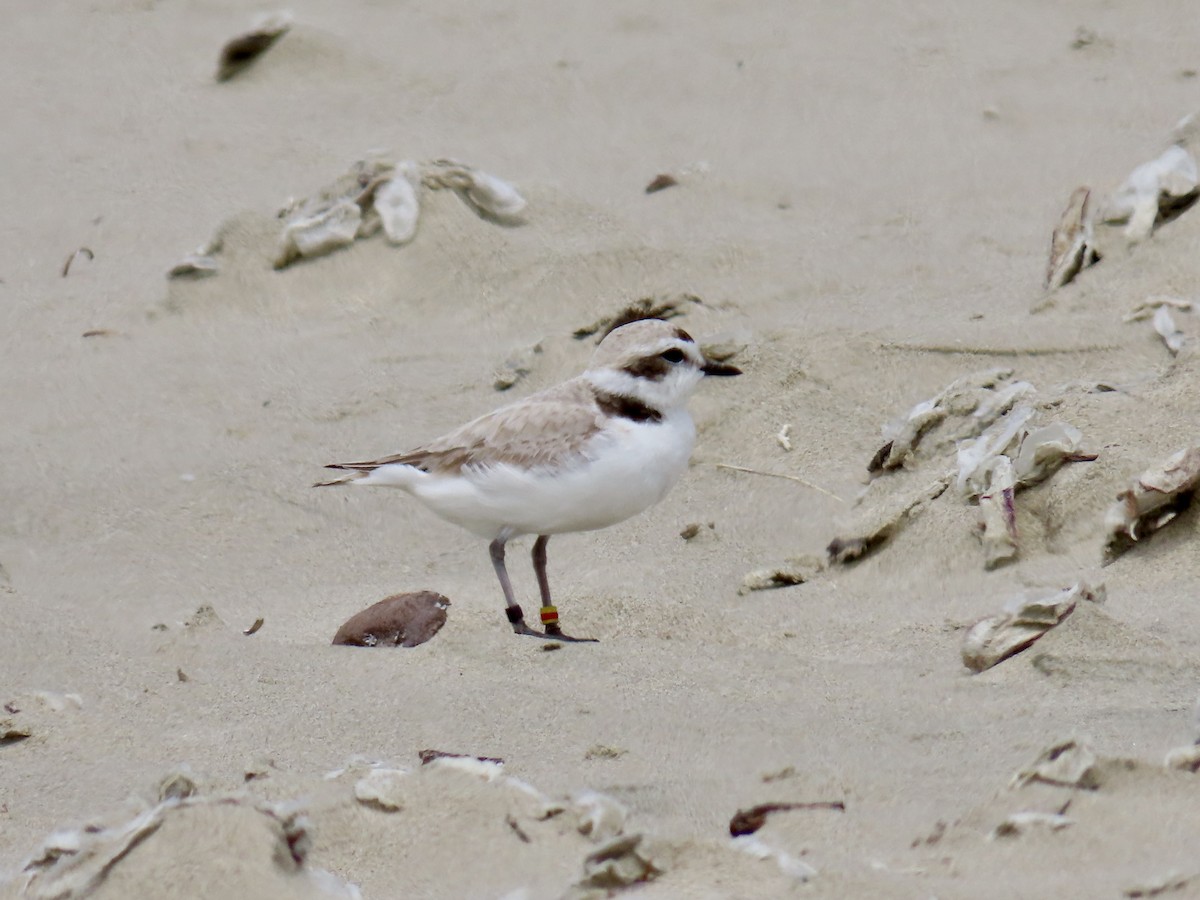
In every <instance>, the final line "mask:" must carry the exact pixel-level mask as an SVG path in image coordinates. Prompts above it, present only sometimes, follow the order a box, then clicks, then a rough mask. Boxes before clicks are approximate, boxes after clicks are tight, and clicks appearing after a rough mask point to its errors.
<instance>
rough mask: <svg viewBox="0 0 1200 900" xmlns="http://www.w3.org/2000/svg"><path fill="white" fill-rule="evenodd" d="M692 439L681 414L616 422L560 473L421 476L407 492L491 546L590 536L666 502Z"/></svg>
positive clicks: (507, 470)
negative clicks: (522, 539) (526, 538)
mask: <svg viewBox="0 0 1200 900" xmlns="http://www.w3.org/2000/svg"><path fill="white" fill-rule="evenodd" d="M695 437H696V431H695V427H694V426H693V425H692V419H691V416H689V415H688V414H687V412H686V411H683V410H681V411H679V412H677V413H673V414H671V415H669V416H667V417H666V418H665V419H664V420H663V421H662V422H659V423H649V422H634V421H631V420H628V419H616V420H613V421H612V422H611V423H610V425H609V426H608V427H606V428H605V430H604V431H603V432H601V433H600V434H598V435H597V436H596V437H595V438H594V439H593V440H592V441H591V442H590V443H589V444H588V446H587V447H586V452H585V456H584V458H582V459H580V460H578V461H577V462H575V463H573V464H572V465H570V466H569V467H567V468H565V469H561V470H551V469H548V468H542V469H535V470H532V471H530V470H525V469H519V468H516V467H514V466H508V465H504V466H495V467H492V468H488V469H483V470H474V471H466V472H464V473H462V474H461V475H459V476H453V477H451V476H436V475H431V476H426V477H424V478H420V479H418V480H416V481H415V482H414V483H412V484H411V485H409V486H408V489H409V490H410V491H411V492H412V493H413V494H414V495H415V496H416V497H418V498H419V499H421V500H422V501H424V503H425V505H426V506H428V507H429V508H430V509H431V510H433V511H434V512H435V513H437V514H438V515H439V516H441V517H442V518H444V519H447V520H448V521H450V522H453V523H455V524H456V525H461V526H462V527H463V528H466V529H468V530H470V531H473V532H474V533H476V534H478V535H481V536H482V537H486V538H489V539H494V538H496V537H501V536H506V537H515V536H517V535H521V534H561V533H564V532H570V531H591V530H594V529H597V528H605V527H607V526H609V525H613V524H615V523H617V522H621V521H624V520H625V519H628V518H629V517H630V516H634V515H637V514H638V513H640V512H641V511H642V510H644V509H646V508H648V507H650V506H653V505H654V504H655V503H657V502H658V501H659V500H661V499H662V498H663V497H664V496H666V494H667V492H668V491H669V490H670V489H671V487H672V486H673V485H674V484H675V482H676V481H678V480H679V476H680V475H682V474H683V471H684V469H686V468H687V463H688V458H689V457H690V456H691V452H692V445H693V443H694V441H695Z"/></svg>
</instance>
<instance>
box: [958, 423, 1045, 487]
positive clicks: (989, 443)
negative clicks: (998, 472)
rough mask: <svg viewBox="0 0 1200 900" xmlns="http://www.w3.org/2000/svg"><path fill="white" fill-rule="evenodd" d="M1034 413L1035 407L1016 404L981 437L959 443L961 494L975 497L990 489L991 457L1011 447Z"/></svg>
mask: <svg viewBox="0 0 1200 900" xmlns="http://www.w3.org/2000/svg"><path fill="white" fill-rule="evenodd" d="M1033 413H1034V410H1033V407H1032V406H1020V407H1017V408H1016V409H1014V410H1012V411H1011V412H1009V413H1008V414H1007V415H1006V416H1004V417H1003V418H1000V419H997V420H996V421H995V422H993V423H992V424H991V425H990V426H989V427H988V428H987V429H986V430H985V431H984V432H983V434H981V435H979V437H977V438H975V439H974V440H966V441H962V442H961V443H959V445H958V451H957V454H956V455H957V457H958V479H957V485H958V490H959V493H961V494H963V495H964V496H967V497H975V496H979V494H981V493H983V492H984V491H986V490H988V482H989V472H990V466H991V465H993V464H994V463H993V462H992V460H994V459H996V458H997V457H999V456H1000V455H1002V454H1004V453H1005V452H1006V451H1007V450H1008V449H1009V447H1010V446H1011V445H1012V443H1013V442H1014V441H1015V440H1016V439H1017V437H1018V435H1020V434H1021V431H1022V429H1023V428H1024V427H1025V423H1026V422H1028V421H1029V420H1030V419H1031V418H1033Z"/></svg>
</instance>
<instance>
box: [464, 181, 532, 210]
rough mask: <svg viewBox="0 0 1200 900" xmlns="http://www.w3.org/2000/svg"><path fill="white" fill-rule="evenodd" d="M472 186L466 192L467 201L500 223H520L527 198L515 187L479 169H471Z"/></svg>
mask: <svg viewBox="0 0 1200 900" xmlns="http://www.w3.org/2000/svg"><path fill="white" fill-rule="evenodd" d="M469 175H470V186H469V187H467V189H466V190H465V191H464V193H465V195H466V198H467V200H469V201H470V202H471V203H472V204H473V205H474V206H476V207H478V208H479V209H481V210H483V211H484V212H485V213H487V214H488V215H490V216H492V217H494V218H496V219H499V220H500V221H502V222H503V221H513V222H515V221H518V220H519V219H520V216H521V213H522V212H523V211H524V210H525V206H526V203H525V198H524V197H522V196H521V194H520V192H518V191H517V189H516V188H515V187H513V186H512V185H511V184H509V183H508V182H507V181H504V180H503V179H501V178H497V177H496V176H495V175H489V174H488V173H487V172H481V171H479V170H478V169H470V170H469Z"/></svg>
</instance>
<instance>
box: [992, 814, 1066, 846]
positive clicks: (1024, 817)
mask: <svg viewBox="0 0 1200 900" xmlns="http://www.w3.org/2000/svg"><path fill="white" fill-rule="evenodd" d="M1074 824H1075V820H1074V819H1068V818H1067V817H1066V816H1064V815H1061V814H1059V813H1048V812H1036V811H1033V810H1030V811H1027V812H1015V813H1013V814H1012V815H1010V816H1009V817H1008V818H1006V819H1005V820H1004V821H1003V822H1001V823H1000V824H999V825H997V826H996V827H995V828H994V829H992V833H991V834H990V835H988V837H989V838H991V839H992V840H995V839H996V838H1003V837H1016V836H1017V835H1020V834H1024V833H1025V832H1027V831H1032V830H1033V829H1035V828H1037V829H1039V830H1040V829H1043V828H1044V829H1048V830H1050V831H1062V830H1063V829H1064V828H1067V827H1069V826H1071V825H1074Z"/></svg>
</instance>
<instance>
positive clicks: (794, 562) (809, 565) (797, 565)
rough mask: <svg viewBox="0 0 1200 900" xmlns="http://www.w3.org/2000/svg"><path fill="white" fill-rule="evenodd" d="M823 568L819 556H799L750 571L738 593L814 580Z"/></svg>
mask: <svg viewBox="0 0 1200 900" xmlns="http://www.w3.org/2000/svg"><path fill="white" fill-rule="evenodd" d="M823 568H825V566H824V563H823V562H822V561H821V560H820V559H819V558H818V557H815V556H797V557H794V558H793V559H789V560H787V561H786V562H784V563H783V564H782V565H779V566H774V567H772V568H766V569H755V570H754V571H753V572H748V573H747V574H746V576H745V577H744V578H743V579H742V586H741V587H740V588H738V593H739V594H748V593H750V592H751V591H768V590H771V589H773V588H781V587H791V586H792V585H796V584H804V583H805V582H806V581H812V579H813V578H815V577H816V576H817V575H818V574H819V573H820V572H821V570H822V569H823Z"/></svg>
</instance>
